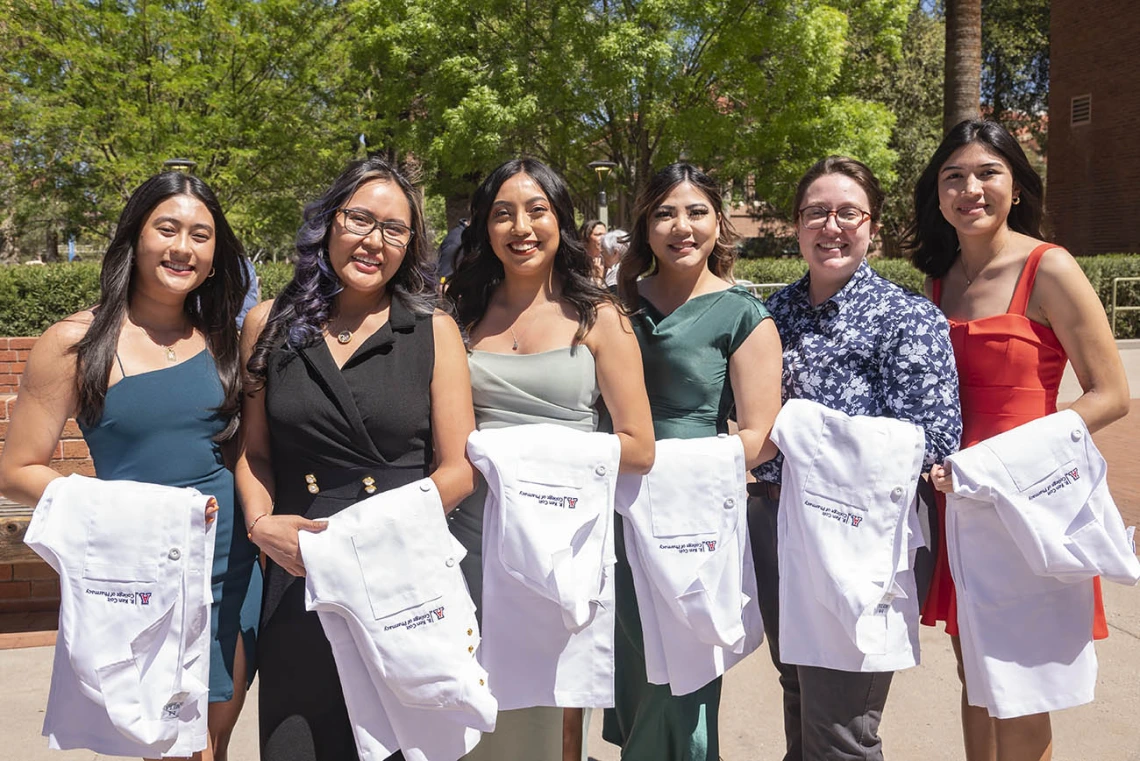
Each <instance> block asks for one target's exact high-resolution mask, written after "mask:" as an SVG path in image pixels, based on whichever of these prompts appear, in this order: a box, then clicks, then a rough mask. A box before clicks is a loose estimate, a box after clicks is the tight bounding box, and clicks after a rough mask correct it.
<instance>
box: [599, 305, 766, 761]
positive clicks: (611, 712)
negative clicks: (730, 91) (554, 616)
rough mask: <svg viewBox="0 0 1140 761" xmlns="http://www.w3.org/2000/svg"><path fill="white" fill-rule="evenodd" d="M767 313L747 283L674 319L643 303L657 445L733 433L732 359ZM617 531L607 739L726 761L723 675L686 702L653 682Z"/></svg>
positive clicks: (673, 755)
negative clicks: (721, 734) (721, 722)
mask: <svg viewBox="0 0 1140 761" xmlns="http://www.w3.org/2000/svg"><path fill="white" fill-rule="evenodd" d="M768 317H769V315H768V310H766V309H765V308H764V305H763V304H761V303H760V301H759V300H757V299H756V298H755V297H753V296H752V295H751V294H750V293H748V291H746V290H745V289H743V288H740V287H732V288H729V289H727V290H724V291H718V292H716V293H706V294H704V295H702V296H696V297H695V298H692V299H689V300H688V301H686V302H685V303H684V304H682V305H681V306H679V307H677V309H675V310H674V311H673V312H672V313H670V314H668V315H664V314H662V313H661V312H659V311H658V310H657V308H656V307H654V306H653V305H652V304H650V303H649V302H648V301H646V300H645V299H642V300H641V309H640V310H639V311H638V312H637V313H636V314H634V315H633V317H632V320H631V322H632V323H633V332H634V333H635V334H636V335H637V341H638V343H639V344H640V346H641V360H642V363H643V364H644V366H645V387H646V391H647V392H648V393H649V406H650V411H651V413H652V415H653V429H654V435H655V437H656V438H657V439H658V440H661V439H695V438H702V437H706V436H716V435H717V434H718V433H724V432H726V431H727V430H728V417H729V415H730V414H731V413H732V409H733V403H734V402H733V396H732V385H731V383H730V382H729V377H728V360H729V358H730V357H731V356H732V354H733V352H735V351H736V350H737V349H738V348H739V347H740V345H741V344H742V343H744V341H745V339H747V338H748V336H750V335H751V334H752V331H753V330H754V329H755V328H756V326H757V325H759V324H760V322H761V321H763V320H764V319H766V318H768ZM617 526H618V527H617V530H616V531H615V532H614V545H615V547H614V549H615V550H616V553H617V568H616V572H615V575H614V587H615V592H616V595H617V610H616V613H617V631H616V632H615V641H614V670H615V685H614V687H615V702H616V706H615V707H614V708H610V709H607V710H606V714H605V723H604V725H603V727H602V737H604V738H605V739H606V741H607V742H611V743H613V744H615V745H620V746H621V748H622V753H621V757H622V759H623V761H717V758H718V757H719V753H720V750H719V739H718V736H717V733H718V714H719V710H720V691H721V679H719V678H718V679H715V680H714V681H712V682H710V683H709V684H707V685H705V686H704V687H702V688H701V689H699V690H697V691H696V692H691V693H689V694H688V695H678V696H674V695H672V694H671V693H670V691H669V685H667V684H650V683H649V680H648V678H647V676H646V672H645V646H644V639H643V636H642V632H641V613H640V612H639V610H638V607H637V596H636V594H635V593H634V588H633V575H632V573H631V571H630V569H629V561H628V560H626V554H625V540H624V534H623V530H622V527H621V518H620V516H619V517H618V518H617Z"/></svg>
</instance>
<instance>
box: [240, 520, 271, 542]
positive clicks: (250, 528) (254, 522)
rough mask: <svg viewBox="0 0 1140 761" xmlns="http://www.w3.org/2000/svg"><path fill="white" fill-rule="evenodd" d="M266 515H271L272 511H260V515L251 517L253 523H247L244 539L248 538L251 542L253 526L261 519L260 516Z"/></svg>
mask: <svg viewBox="0 0 1140 761" xmlns="http://www.w3.org/2000/svg"><path fill="white" fill-rule="evenodd" d="M267 515H272V513H262V514H261V515H259V516H257V517H256V518H254V519H253V523H251V524H249V529H248V530H247V531H246V532H245V538H246V539H248V540H249V541H251V542H252V541H253V527H254V526H256V525H257V522H258V521H259V520H261V519H262V518H264V517H265V516H267Z"/></svg>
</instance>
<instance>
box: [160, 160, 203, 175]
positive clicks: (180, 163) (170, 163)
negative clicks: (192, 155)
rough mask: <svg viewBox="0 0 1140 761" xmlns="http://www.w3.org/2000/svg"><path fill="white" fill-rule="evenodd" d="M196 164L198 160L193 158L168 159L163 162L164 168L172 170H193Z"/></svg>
mask: <svg viewBox="0 0 1140 761" xmlns="http://www.w3.org/2000/svg"><path fill="white" fill-rule="evenodd" d="M196 166H198V162H197V161H193V160H191V159H167V160H166V161H164V162H162V167H163V169H166V170H168V171H171V172H193V171H194V168H195V167H196Z"/></svg>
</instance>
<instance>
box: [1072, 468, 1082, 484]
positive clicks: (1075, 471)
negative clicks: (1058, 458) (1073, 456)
mask: <svg viewBox="0 0 1140 761" xmlns="http://www.w3.org/2000/svg"><path fill="white" fill-rule="evenodd" d="M1069 478H1071V479H1073V480H1074V481H1080V480H1081V471H1080V468H1073V469H1072V470H1070V471H1069Z"/></svg>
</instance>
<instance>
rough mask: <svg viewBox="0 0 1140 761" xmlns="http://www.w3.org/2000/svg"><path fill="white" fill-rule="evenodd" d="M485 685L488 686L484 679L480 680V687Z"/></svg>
mask: <svg viewBox="0 0 1140 761" xmlns="http://www.w3.org/2000/svg"><path fill="white" fill-rule="evenodd" d="M484 684H486V682H484V681H483V680H482V679H480V680H479V686H480V687H482V686H483V685H484Z"/></svg>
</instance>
